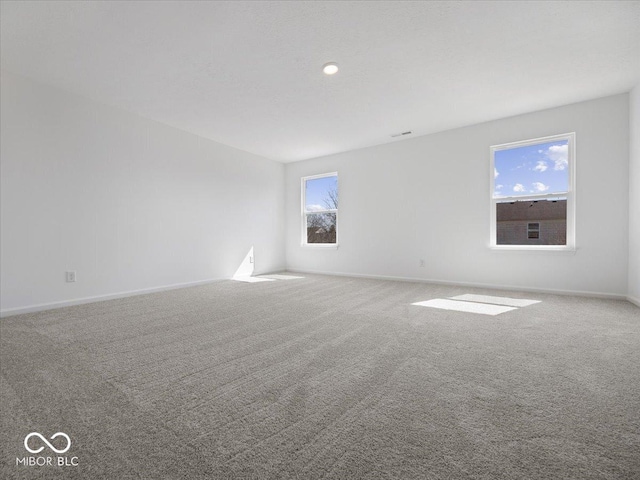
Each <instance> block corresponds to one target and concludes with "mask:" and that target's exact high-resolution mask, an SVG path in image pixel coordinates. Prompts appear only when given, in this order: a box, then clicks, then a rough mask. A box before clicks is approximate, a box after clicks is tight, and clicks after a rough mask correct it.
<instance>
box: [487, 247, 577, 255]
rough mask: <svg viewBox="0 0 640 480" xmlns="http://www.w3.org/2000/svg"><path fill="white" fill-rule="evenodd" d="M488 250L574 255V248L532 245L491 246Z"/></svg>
mask: <svg viewBox="0 0 640 480" xmlns="http://www.w3.org/2000/svg"><path fill="white" fill-rule="evenodd" d="M489 249H490V250H492V251H494V252H519V253H542V254H544V253H551V254H554V255H562V254H564V255H575V254H576V251H577V249H576V247H561V246H553V245H549V246H533V245H531V246H530V245H491V246H489Z"/></svg>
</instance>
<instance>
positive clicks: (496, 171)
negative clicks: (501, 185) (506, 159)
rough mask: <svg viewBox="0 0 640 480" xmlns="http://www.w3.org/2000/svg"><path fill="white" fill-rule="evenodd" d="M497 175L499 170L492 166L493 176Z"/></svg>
mask: <svg viewBox="0 0 640 480" xmlns="http://www.w3.org/2000/svg"><path fill="white" fill-rule="evenodd" d="M485 171H486V170H485ZM498 175H500V172H498V169H497V168H494V169H493V178H497V177H498Z"/></svg>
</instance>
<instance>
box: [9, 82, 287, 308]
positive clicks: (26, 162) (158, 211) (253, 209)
mask: <svg viewBox="0 0 640 480" xmlns="http://www.w3.org/2000/svg"><path fill="white" fill-rule="evenodd" d="M1 92H2V98H1V100H2V101H1V104H2V138H1V143H2V147H1V159H2V161H1V177H2V184H1V195H2V196H1V204H0V205H1V221H2V223H1V262H2V269H1V272H2V273H1V298H2V303H1V309H2V311H3V312H4V313H5V314H7V313H10V312H11V311H12V310H14V309H21V308H24V307H31V306H34V305H39V304H52V303H55V302H64V301H68V300H74V299H81V298H86V297H95V296H101V295H109V294H115V293H119V292H130V291H136V290H141V289H149V288H155V287H162V286H167V285H173V284H181V283H191V282H198V281H206V280H210V279H217V278H229V277H231V276H233V274H234V273H235V271H236V269H237V268H238V266H239V265H240V264H241V263H242V261H243V259H244V258H245V255H246V254H247V252H248V251H249V249H250V248H251V247H254V250H255V256H256V264H255V265H256V271H257V272H265V271H273V270H280V269H282V268H283V267H284V246H283V244H284V239H283V230H284V205H283V195H282V189H283V176H284V173H283V170H284V167H283V165H282V164H280V163H276V162H273V161H270V160H266V159H264V158H260V157H257V156H255V155H251V154H249V153H246V152H242V151H239V150H236V149H233V148H231V147H227V146H224V145H221V144H218V143H215V142H212V141H209V140H206V139H203V138H200V137H197V136H195V135H191V134H189V133H186V132H183V131H180V130H177V129H174V128H171V127H168V126H165V125H162V124H159V123H156V122H153V121H150V120H147V119H144V118H141V117H139V116H136V115H134V114H131V113H128V112H125V111H122V110H118V109H115V108H111V107H108V106H105V105H101V104H98V103H95V102H92V101H89V100H87V99H84V98H81V97H78V96H75V95H72V94H69V93H66V92H63V91H60V90H57V89H54V88H51V87H48V86H44V85H41V84H38V83H35V82H32V81H30V80H27V79H25V78H22V77H17V76H15V75H12V74H9V73H7V72H3V74H2V91H1ZM67 270H75V271H77V279H78V280H77V282H76V283H65V278H64V272H65V271H67ZM14 311H15V310H14Z"/></svg>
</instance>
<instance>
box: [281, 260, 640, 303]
mask: <svg viewBox="0 0 640 480" xmlns="http://www.w3.org/2000/svg"><path fill="white" fill-rule="evenodd" d="M287 271H288V272H292V273H311V274H317V275H335V276H337V277H354V278H371V279H374V280H394V281H399V282H415V283H429V284H436V285H453V286H459V287H473V288H489V289H492V290H507V291H517V292H534V293H550V294H553V295H576V296H579V297H595V298H606V299H610V300H629V298H630V297H628V296H626V295H619V294H615V293H603V292H586V291H579V290H555V289H543V288H531V287H519V286H513V285H494V284H487V283H473V282H453V281H450V280H433V279H425V278H416V277H393V276H389V275H369V274H362V273H345V272H323V271H319V270H304V269H297V268H287ZM629 301H630V302H631V303H635V302H633V301H632V300H629Z"/></svg>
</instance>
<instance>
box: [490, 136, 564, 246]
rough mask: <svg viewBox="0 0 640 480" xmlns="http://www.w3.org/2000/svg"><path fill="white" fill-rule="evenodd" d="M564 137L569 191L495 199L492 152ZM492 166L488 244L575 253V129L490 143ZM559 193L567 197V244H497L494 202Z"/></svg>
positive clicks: (493, 155) (550, 195)
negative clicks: (496, 143) (512, 140)
mask: <svg viewBox="0 0 640 480" xmlns="http://www.w3.org/2000/svg"><path fill="white" fill-rule="evenodd" d="M560 140H566V141H567V143H568V152H567V160H568V162H569V166H568V168H569V182H568V191H566V192H554V193H550V194H546V193H541V194H531V195H518V196H508V195H505V196H503V197H501V198H494V195H495V153H496V152H498V151H501V150H510V149H513V148H518V147H527V146H530V145H538V144H540V143H549V142H556V141H560ZM490 154H491V155H490V157H491V162H490V163H491V168H490V170H489V172H490V177H489V178H490V188H489V199H490V215H489V219H490V220H489V247H490V248H491V249H494V250H505V251H508V250H535V251H549V252H575V250H576V199H575V191H576V134H575V132H571V133H563V134H561V135H551V136H548V137H540V138H532V139H531V140H524V141H519V142H511V143H503V144H501V145H493V146H491V147H490ZM558 196H563V197H566V199H567V243H566V245H498V244H497V223H496V221H497V219H496V216H497V214H496V210H497V206H496V205H497V204H498V203H501V202H504V201H505V200H509V199H511V200H512V201H524V200H545V199H547V198H557V197H558Z"/></svg>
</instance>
